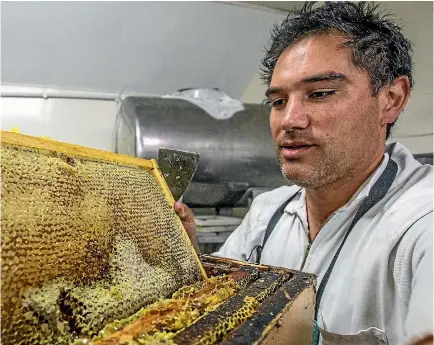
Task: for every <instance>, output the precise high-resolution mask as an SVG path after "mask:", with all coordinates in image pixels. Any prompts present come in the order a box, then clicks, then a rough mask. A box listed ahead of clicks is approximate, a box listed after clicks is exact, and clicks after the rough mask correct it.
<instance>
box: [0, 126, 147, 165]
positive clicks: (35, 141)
mask: <svg viewBox="0 0 434 345" xmlns="http://www.w3.org/2000/svg"><path fill="white" fill-rule="evenodd" d="M1 142H2V143H6V144H11V145H17V146H24V147H31V148H35V149H41V150H48V151H56V152H61V153H63V154H66V155H73V156H81V157H86V158H94V159H98V160H102V161H106V162H111V163H113V162H114V163H121V164H127V165H133V166H137V167H140V168H145V169H147V170H151V169H153V168H154V165H153V164H152V162H151V160H147V159H142V158H136V157H132V156H127V155H121V154H118V153H114V152H110V151H102V150H97V149H92V148H89V147H85V146H80V145H74V144H68V143H65V142H62V141H55V140H51V139H46V138H41V137H35V136H30V135H24V134H19V133H13V132H7V131H1Z"/></svg>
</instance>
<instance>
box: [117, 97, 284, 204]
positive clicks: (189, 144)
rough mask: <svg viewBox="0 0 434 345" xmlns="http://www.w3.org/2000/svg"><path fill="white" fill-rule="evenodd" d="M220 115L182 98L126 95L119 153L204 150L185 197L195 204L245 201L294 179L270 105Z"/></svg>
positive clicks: (152, 154) (119, 120) (120, 121)
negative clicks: (288, 175)
mask: <svg viewBox="0 0 434 345" xmlns="http://www.w3.org/2000/svg"><path fill="white" fill-rule="evenodd" d="M244 106H245V110H244V111H240V112H237V113H235V114H234V115H233V116H232V117H231V118H229V119H226V120H217V119H215V118H213V117H211V116H210V115H209V114H208V113H207V112H205V111H204V110H202V109H201V108H199V107H197V106H196V105H194V104H192V103H190V102H188V101H185V100H181V99H171V98H159V97H127V98H125V100H124V101H123V102H122V104H121V106H120V109H119V111H118V115H117V119H116V137H115V147H116V152H119V153H122V154H128V155H133V156H136V157H141V158H147V159H150V158H157V156H158V149H159V148H160V147H168V148H175V149H179V150H185V151H195V152H199V153H200V161H199V166H198V168H197V171H196V174H195V176H194V178H193V181H192V183H191V184H190V186H189V187H188V189H187V191H186V192H185V194H184V196H183V201H184V202H185V203H187V204H188V205H190V206H194V207H233V206H246V201H247V199H248V198H246V195H247V194H248V193H249V192H252V188H253V191H255V190H256V191H257V190H267V189H272V188H276V187H279V186H282V185H284V184H290V183H289V182H288V181H287V180H285V179H284V178H283V177H282V174H281V172H280V168H279V163H278V161H277V158H276V154H275V149H274V144H273V141H272V138H271V134H270V127H269V108H268V107H267V106H265V105H259V104H245V105H244Z"/></svg>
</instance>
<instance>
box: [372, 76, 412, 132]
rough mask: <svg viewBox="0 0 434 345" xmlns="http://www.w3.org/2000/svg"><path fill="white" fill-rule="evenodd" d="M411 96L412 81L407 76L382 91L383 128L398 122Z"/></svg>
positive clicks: (400, 77) (380, 96)
mask: <svg viewBox="0 0 434 345" xmlns="http://www.w3.org/2000/svg"><path fill="white" fill-rule="evenodd" d="M409 96H410V80H409V79H408V77H407V76H406V75H403V76H399V77H397V78H396V79H395V80H394V81H393V83H392V84H390V85H389V86H386V87H384V88H383V89H381V91H380V94H379V101H380V104H379V105H380V111H381V114H380V125H381V126H386V125H387V124H388V123H393V122H395V121H396V119H397V118H398V116H399V114H400V113H401V112H402V110H403V109H404V107H405V106H406V104H407V102H408V97H409Z"/></svg>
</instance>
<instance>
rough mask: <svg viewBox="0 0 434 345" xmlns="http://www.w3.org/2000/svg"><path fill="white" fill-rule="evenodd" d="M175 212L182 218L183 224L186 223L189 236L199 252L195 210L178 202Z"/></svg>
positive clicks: (185, 226)
mask: <svg viewBox="0 0 434 345" xmlns="http://www.w3.org/2000/svg"><path fill="white" fill-rule="evenodd" d="M175 212H176V213H177V215H178V216H179V218H181V221H182V225H184V229H185V231H187V234H188V237H190V241H191V244H192V245H193V248H194V249H195V250H196V252H197V253H199V252H200V251H199V245H198V243H197V236H196V223H195V222H194V215H193V211H192V210H191V209H190V208H189V207H188V206H187V205H185V204H183V203H180V202H176V203H175Z"/></svg>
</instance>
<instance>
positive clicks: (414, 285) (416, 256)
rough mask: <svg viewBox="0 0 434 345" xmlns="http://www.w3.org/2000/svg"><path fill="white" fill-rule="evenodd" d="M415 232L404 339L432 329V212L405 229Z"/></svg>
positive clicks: (418, 335) (430, 331)
mask: <svg viewBox="0 0 434 345" xmlns="http://www.w3.org/2000/svg"><path fill="white" fill-rule="evenodd" d="M409 230H412V232H414V233H416V234H418V236H417V240H416V242H415V244H414V248H413V251H412V256H411V270H412V275H411V276H412V278H411V293H410V299H409V303H408V312H407V317H406V321H405V328H406V334H407V339H408V341H411V340H414V339H415V338H419V337H422V336H423V335H425V334H427V333H429V334H432V333H433V214H432V213H429V214H428V215H426V216H424V217H423V218H421V219H419V220H418V221H417V222H416V223H414V224H413V226H412V227H411V228H410V229H409Z"/></svg>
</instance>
